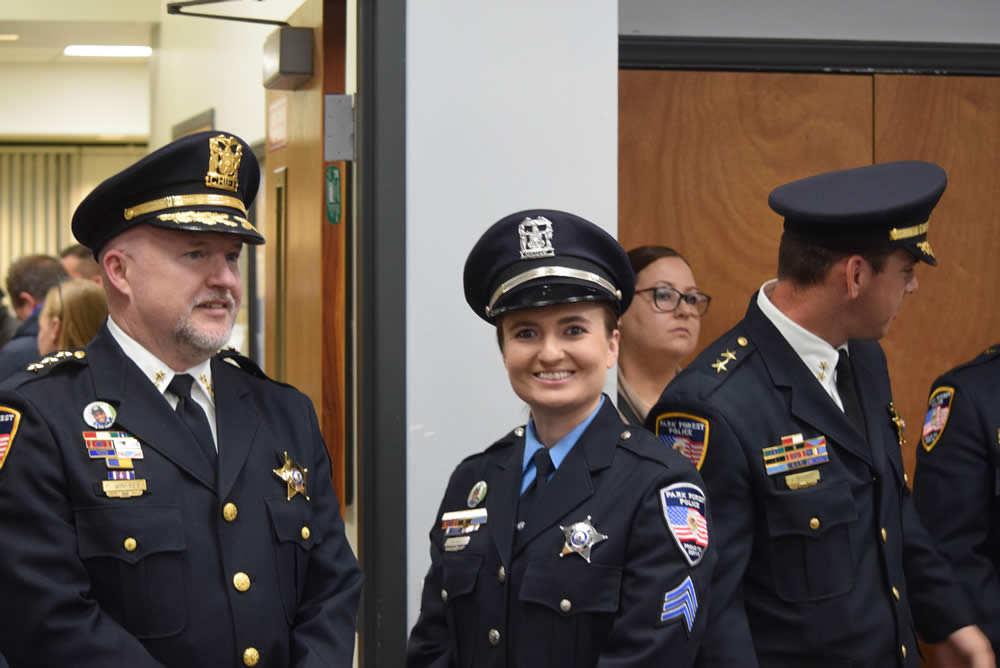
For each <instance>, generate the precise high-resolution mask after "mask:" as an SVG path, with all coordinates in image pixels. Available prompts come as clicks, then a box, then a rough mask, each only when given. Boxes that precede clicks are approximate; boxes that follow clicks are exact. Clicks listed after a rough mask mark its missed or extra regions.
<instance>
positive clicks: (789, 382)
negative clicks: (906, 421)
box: [745, 295, 872, 464]
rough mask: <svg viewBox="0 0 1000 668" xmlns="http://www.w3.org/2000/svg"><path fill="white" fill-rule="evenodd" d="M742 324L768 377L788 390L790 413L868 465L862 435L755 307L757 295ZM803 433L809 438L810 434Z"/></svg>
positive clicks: (869, 453) (867, 450)
mask: <svg viewBox="0 0 1000 668" xmlns="http://www.w3.org/2000/svg"><path fill="white" fill-rule="evenodd" d="M745 323H746V327H747V331H748V332H749V333H750V335H751V337H752V340H753V342H754V344H755V345H756V346H757V349H758V350H760V352H761V358H762V360H763V362H764V364H765V365H766V366H767V370H768V373H769V374H770V375H771V380H772V381H774V384H775V385H776V386H778V387H783V388H786V389H787V391H788V393H789V395H790V398H791V400H790V402H789V403H790V406H789V408H790V410H791V412H792V415H794V416H795V417H796V418H798V419H799V420H802V421H803V422H806V423H808V424H810V425H811V426H813V427H814V428H815V429H816V430H818V431H819V433H820V434H822V435H823V436H825V437H826V438H827V439H828V441H830V440H832V441H833V442H834V443H836V444H837V445H838V446H839V447H842V448H844V449H845V450H847V451H848V452H850V453H851V454H853V455H855V456H856V457H859V458H861V459H862V460H864V461H865V462H867V463H868V464H871V462H872V456H871V452H870V449H869V447H868V445H867V442H866V440H865V438H864V436H863V435H862V434H860V433H858V430H857V429H855V427H854V425H853V424H851V421H850V420H849V419H848V418H847V416H846V415H844V412H843V411H842V410H840V407H838V406H837V404H836V403H835V402H834V400H833V399H832V398H831V397H830V395H829V394H827V393H826V391H825V390H824V389H823V387H822V386H821V385H820V384H819V382H818V381H817V380H816V379H815V378H814V377H813V375H812V374H811V373H809V370H808V369H807V368H806V365H805V364H804V363H803V362H802V359H801V358H800V357H799V356H798V355H797V354H796V352H795V350H793V349H792V347H791V346H790V345H789V344H788V342H787V341H786V340H785V337H783V336H782V335H781V333H780V332H779V331H778V330H777V328H775V326H774V325H773V324H771V321H770V320H768V319H767V317H766V316H765V315H764V314H763V312H762V311H761V310H760V308H759V307H758V306H757V300H756V295H755V296H754V298H753V299H752V300H751V302H750V308H749V309H748V310H747V317H746V320H745ZM803 436H805V437H806V438H810V437H811V434H803ZM764 445H765V446H767V445H777V443H766V444H764Z"/></svg>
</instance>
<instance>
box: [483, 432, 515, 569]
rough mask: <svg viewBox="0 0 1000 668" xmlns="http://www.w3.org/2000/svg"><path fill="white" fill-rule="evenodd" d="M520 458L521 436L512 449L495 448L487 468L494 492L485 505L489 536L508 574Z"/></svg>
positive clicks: (512, 542)
mask: <svg viewBox="0 0 1000 668" xmlns="http://www.w3.org/2000/svg"><path fill="white" fill-rule="evenodd" d="M523 457H524V436H521V437H520V438H519V439H518V442H517V443H515V444H514V445H513V446H512V447H508V448H498V450H497V453H496V454H495V455H493V456H492V457H491V461H490V464H489V466H490V472H491V474H492V475H491V478H492V480H490V485H491V486H494V489H495V490H496V496H495V497H494V498H493V499H492V502H491V503H489V504H487V507H488V508H489V512H490V515H491V517H490V518H489V523H490V524H491V525H492V526H493V530H492V531H491V533H492V535H493V540H494V542H496V546H497V552H498V553H499V554H500V561H501V562H502V563H503V564H504V566H505V567H506V568H507V569H508V570H509V569H510V558H511V552H512V550H513V545H514V513H515V512H516V510H517V501H518V498H519V496H520V493H521V461H522V459H523Z"/></svg>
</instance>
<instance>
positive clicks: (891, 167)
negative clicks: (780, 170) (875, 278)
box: [768, 160, 948, 265]
mask: <svg viewBox="0 0 1000 668" xmlns="http://www.w3.org/2000/svg"><path fill="white" fill-rule="evenodd" d="M947 183H948V177H947V175H946V174H945V171H944V170H943V169H941V167H939V166H938V165H936V164H934V163H932V162H922V161H919V160H908V161H902V162H886V163H882V164H878V165H867V166H865V167H857V168H855V169H844V170H840V171H836V172H827V173H825V174H817V175H816V176H810V177H809V178H805V179H801V180H799V181H793V182H792V183H786V184H785V185H783V186H779V187H778V188H775V189H774V190H773V191H772V192H771V196H770V197H769V198H768V204H770V205H771V208H772V209H774V210H775V211H776V212H777V213H779V214H781V215H782V216H784V217H785V235H786V236H788V237H790V238H795V239H797V240H800V241H804V242H808V243H814V244H816V245H819V246H822V247H824V248H829V249H831V250H839V251H845V252H851V253H853V252H862V251H869V250H874V251H877V250H882V249H892V248H903V249H905V250H907V251H909V252H910V253H911V254H912V255H913V256H914V257H916V258H917V259H918V260H923V261H924V262H926V263H928V264H932V265H933V264H937V259H936V258H935V257H934V251H933V250H932V249H931V244H930V242H929V241H927V228H928V219H929V218H930V215H931V211H933V210H934V207H935V206H936V205H937V203H938V200H940V199H941V195H942V194H943V193H944V189H945V186H946V185H947Z"/></svg>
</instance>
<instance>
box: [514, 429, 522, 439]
mask: <svg viewBox="0 0 1000 668" xmlns="http://www.w3.org/2000/svg"><path fill="white" fill-rule="evenodd" d="M514 435H515V436H517V437H518V438H521V437H522V436H524V429H523V428H522V427H518V428H517V429H515V430H514Z"/></svg>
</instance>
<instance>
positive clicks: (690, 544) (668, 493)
mask: <svg viewBox="0 0 1000 668" xmlns="http://www.w3.org/2000/svg"><path fill="white" fill-rule="evenodd" d="M660 505H662V506H663V517H664V518H665V519H666V521H667V528H668V529H670V533H671V534H672V535H673V537H674V541H675V542H676V543H677V547H679V548H680V550H681V554H683V555H684V558H685V559H686V560H687V562H688V564H690V565H691V566H692V567H694V566H697V565H698V563H699V562H700V561H701V558H702V557H704V556H705V552H706V551H707V550H708V520H706V519H705V506H706V501H705V492H703V491H702V490H701V488H700V487H698V485H695V484H693V483H690V482H678V483H674V484H673V485H668V486H666V487H663V488H661V489H660Z"/></svg>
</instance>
